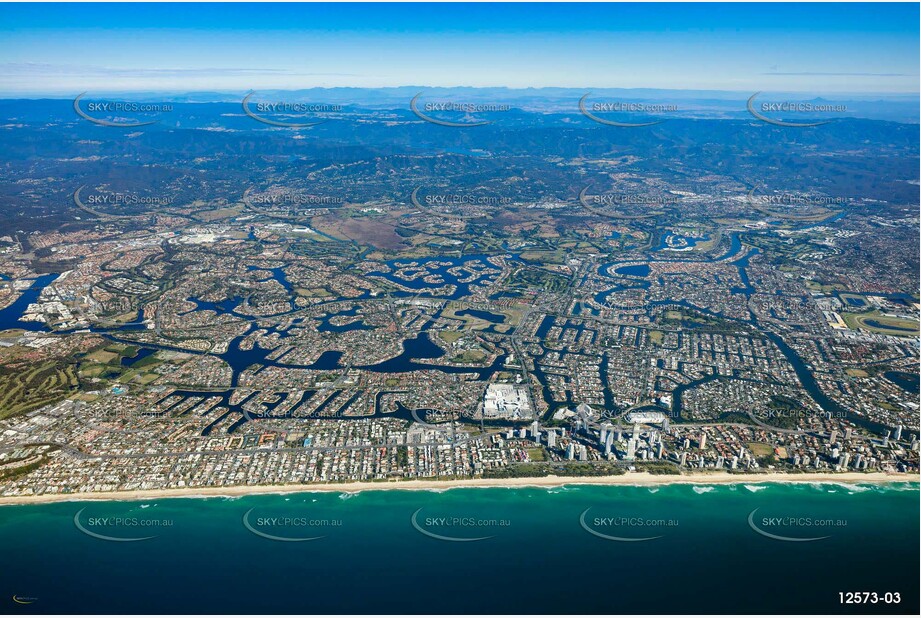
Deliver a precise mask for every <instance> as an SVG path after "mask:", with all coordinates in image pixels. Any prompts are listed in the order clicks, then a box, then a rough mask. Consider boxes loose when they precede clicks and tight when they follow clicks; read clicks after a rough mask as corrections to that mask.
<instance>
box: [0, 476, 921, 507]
mask: <svg viewBox="0 0 921 618" xmlns="http://www.w3.org/2000/svg"><path fill="white" fill-rule="evenodd" d="M919 481H921V477H919V476H918V475H915V474H886V473H883V472H873V473H866V474H863V473H859V472H842V473H837V474H834V473H832V474H821V473H811V474H810V473H805V474H730V473H727V472H713V473H691V474H682V475H662V474H649V473H648V472H632V473H627V474H622V475H618V476H597V477H584V476H582V477H567V476H544V477H538V478H511V479H467V480H455V481H439V480H431V481H428V480H415V481H389V482H373V483H372V482H354V483H322V484H321V483H314V484H305V485H266V486H258V485H254V486H240V487H194V488H181V489H149V490H137V491H113V492H99V493H81V494H44V495H40V496H4V497H0V505H7V504H44V503H50V502H76V501H94V500H103V501H105V500H155V499H161V498H235V497H240V496H254V495H260V494H290V493H301V492H315V491H333V492H359V491H382V490H394V489H396V490H405V491H444V490H447V489H459V488H487V487H493V488H496V487H498V488H515V487H559V486H561V485H643V486H647V485H650V486H651V485H673V484H691V485H717V484H719V485H726V484H732V483H736V484H739V483H748V484H750V483H899V482H915V483H917V482H919Z"/></svg>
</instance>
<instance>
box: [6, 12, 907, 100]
mask: <svg viewBox="0 0 921 618" xmlns="http://www.w3.org/2000/svg"><path fill="white" fill-rule="evenodd" d="M918 24H919V7H918V5H917V4H911V3H899V4H872V5H871V4H851V3H842V4H827V3H820V4H782V3H778V4H714V5H703V4H686V3H683V4H669V5H664V4H631V5H625V4H609V5H601V4H581V5H574V4H530V5H528V4H503V5H487V4H453V3H446V4H399V5H394V4H390V5H388V4H382V3H374V4H337V5H316V4H313V5H309V4H308V5H292V4H222V5H217V4H181V5H163V4H160V5H156V4H88V5H74V4H59V5H48V4H13V5H11V4H3V5H0V96H2V95H4V94H5V95H10V94H30V95H34V94H61V95H72V94H75V93H79V92H82V91H102V90H105V91H109V92H112V91H156V90H169V91H177V90H178V91H211V90H220V91H225V92H226V91H245V90H249V89H257V90H258V89H297V88H309V87H314V86H324V87H332V86H360V87H384V86H401V85H419V86H480V87H488V86H508V87H513V88H525V87H542V86H561V87H572V88H593V87H594V88H668V89H694V90H697V89H699V90H732V91H740V92H754V91H756V90H765V91H791V92H808V93H816V94H826V93H828V94H831V93H858V94H859V93H917V92H918V91H919V61H918V49H919V25H918Z"/></svg>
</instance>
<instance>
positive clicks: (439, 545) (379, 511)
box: [0, 483, 919, 614]
mask: <svg viewBox="0 0 921 618" xmlns="http://www.w3.org/2000/svg"><path fill="white" fill-rule="evenodd" d="M918 524H919V485H918V483H895V484H890V485H862V484H853V485H845V484H763V485H761V484H759V485H748V484H745V485H743V484H740V485H713V486H707V485H666V486H659V487H643V486H633V487H631V486H609V487H603V486H568V487H559V488H552V489H538V488H517V489H499V488H484V489H452V490H448V491H441V492H435V491H405V490H389V489H388V490H382V491H367V492H361V493H347V492H314V493H299V494H288V495H260V496H251V497H242V498H170V499H157V500H152V501H146V502H69V503H55V504H43V505H17V506H2V507H0V556H2V562H3V565H2V566H3V577H2V584H0V587H2V588H3V593H4V594H5V596H4V597H3V600H2V602H0V605H2V607H4V608H5V610H6V613H10V614H29V613H253V612H255V613H304V614H310V613H388V614H393V613H400V614H404V613H407V614H440V613H464V614H480V613H537V614H543V613H552V614H560V613H566V614H578V613H611V614H618V613H638V614H643V613H721V614H722V613H835V614H837V613H906V614H917V613H918V610H919V602H918V599H919V584H918V581H919V560H918V556H919V555H918V547H919V532H918V530H919V525H918ZM847 592H875V593H877V597H876V601H877V602H876V603H867V604H854V603H850V604H842V603H841V596H840V593H847ZM896 595H898V597H897V596H896Z"/></svg>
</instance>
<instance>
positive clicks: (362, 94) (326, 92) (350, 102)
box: [18, 86, 921, 124]
mask: <svg viewBox="0 0 921 618" xmlns="http://www.w3.org/2000/svg"><path fill="white" fill-rule="evenodd" d="M419 93H423V96H424V97H425V99H426V100H429V101H431V100H434V99H439V100H445V99H450V100H452V101H455V102H463V103H501V104H505V105H509V106H511V107H513V108H519V109H522V110H527V111H544V112H565V111H575V112H576V113H578V102H579V100H580V99H581V98H582V97H583V96H584V95H586V94H590V101H592V102H604V103H643V104H646V105H652V104H661V105H672V106H675V107H677V110H676V111H673V112H668V116H669V117H678V118H717V119H719V118H726V119H743V118H750V117H751V116H750V114H749V113H748V111H747V110H746V107H745V106H746V102H747V101H748V99H749V97H751V96H752V95H753V94H755V93H753V92H730V91H719V90H662V89H651V88H590V87H586V88H584V89H575V88H525V89H511V88H468V87H458V88H433V87H427V86H400V87H395V88H309V89H303V90H262V91H259V92H258V93H256V97H257V98H258V100H262V101H272V102H286V103H328V104H337V105H347V106H351V107H354V108H358V109H387V108H405V107H407V106H408V105H409V101H410V100H411V99H412V98H413V97H414V96H416V95H417V94H419ZM78 94H80V93H74V96H76V95H78ZM246 94H247V93H246V92H91V93H87V95H86V96H87V98H88V99H89V98H92V99H96V100H98V99H100V98H107V99H114V100H119V101H137V102H175V103H236V102H239V101H241V100H242V98H243V97H244V96H245V95H246ZM35 98H41V99H49V98H50V99H64V98H67V97H61V96H54V97H35ZM18 100H22V99H21V98H20V99H18ZM758 100H759V101H762V100H763V101H770V102H780V101H791V102H809V103H812V104H827V105H843V106H845V107H846V109H847V111H846V112H842V113H838V114H835V116H836V117H842V118H862V119H870V120H889V121H893V122H903V123H912V124H915V123H918V122H919V119H921V105H919V96H918V95H894V94H824V95H821V96H819V95H815V94H803V93H793V92H774V91H770V90H769V89H767V87H766V89H765V91H764V92H763V93H762V94H761V95H759V99H758Z"/></svg>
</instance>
